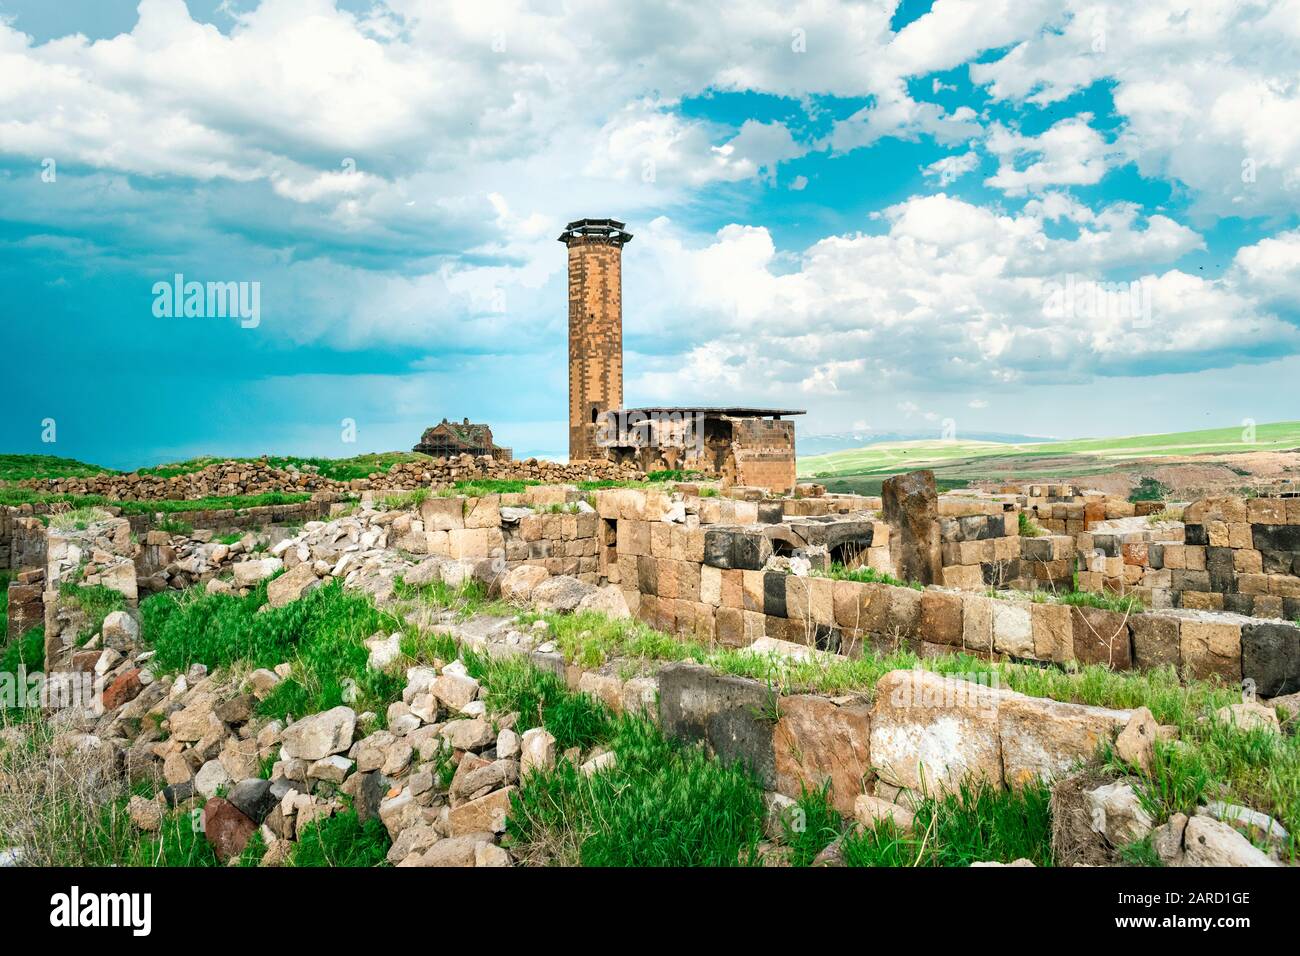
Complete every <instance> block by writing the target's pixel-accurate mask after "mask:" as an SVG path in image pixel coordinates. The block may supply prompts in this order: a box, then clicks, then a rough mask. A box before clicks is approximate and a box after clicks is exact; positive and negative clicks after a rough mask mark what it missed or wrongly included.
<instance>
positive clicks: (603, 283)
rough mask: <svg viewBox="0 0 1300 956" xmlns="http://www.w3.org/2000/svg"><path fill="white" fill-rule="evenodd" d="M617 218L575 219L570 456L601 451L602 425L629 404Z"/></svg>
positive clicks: (569, 238) (568, 237)
mask: <svg viewBox="0 0 1300 956" xmlns="http://www.w3.org/2000/svg"><path fill="white" fill-rule="evenodd" d="M624 225H625V223H621V222H619V221H618V220H616V219H579V220H577V221H576V222H571V223H569V224H568V225H567V226H566V227H565V228H564V232H563V233H561V234H560V242H562V243H564V244H565V245H566V246H568V248H569V460H570V461H581V460H585V459H591V458H598V457H600V450H599V448H598V447H597V446H596V425H597V423H598V422H599V421H600V419H601V416H602V415H603V414H604V413H605V412H607V411H610V410H612V409H618V408H622V407H623V266H622V263H623V246H624V245H625V244H626V243H627V242H629V241H630V240H631V238H632V234H631V233H630V232H627V231H625V230H624V228H623V227H624Z"/></svg>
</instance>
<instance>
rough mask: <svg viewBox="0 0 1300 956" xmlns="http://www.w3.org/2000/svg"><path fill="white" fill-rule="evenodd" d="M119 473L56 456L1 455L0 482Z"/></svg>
mask: <svg viewBox="0 0 1300 956" xmlns="http://www.w3.org/2000/svg"><path fill="white" fill-rule="evenodd" d="M115 474H118V472H115V471H113V470H112V469H111V468H104V467H102V466H100V465H92V464H88V463H87V462H84V461H77V459H75V458H59V457H57V456H55V455H0V481H23V480H26V479H28V478H88V477H91V476H92V475H115Z"/></svg>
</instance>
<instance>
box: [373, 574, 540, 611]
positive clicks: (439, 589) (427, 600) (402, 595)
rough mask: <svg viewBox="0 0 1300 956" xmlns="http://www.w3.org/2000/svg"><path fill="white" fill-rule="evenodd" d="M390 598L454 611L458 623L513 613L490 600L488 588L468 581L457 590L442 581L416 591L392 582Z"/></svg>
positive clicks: (397, 582)
mask: <svg viewBox="0 0 1300 956" xmlns="http://www.w3.org/2000/svg"><path fill="white" fill-rule="evenodd" d="M393 596H394V597H395V598H397V599H398V600H399V601H402V602H407V603H409V604H411V605H412V606H416V605H423V606H425V607H430V608H434V609H436V610H440V611H455V612H456V615H457V616H458V617H459V618H460V619H461V620H464V619H465V618H468V617H472V616H474V615H476V614H495V615H501V616H512V615H514V613H515V610H516V609H515V608H514V606H513V605H510V604H507V603H506V602H504V601H500V600H496V599H494V598H492V597H490V596H489V595H488V589H487V587H486V586H485V585H484V584H483V582H481V581H467V582H466V583H465V584H464V585H462V586H461V587H458V588H454V587H452V586H451V585H449V584H447V583H446V582H444V581H434V582H432V583H431V584H423V585H420V586H419V587H416V586H415V585H411V584H407V583H406V582H405V581H403V580H402V579H401V578H400V577H399V578H397V579H395V580H394V581H393Z"/></svg>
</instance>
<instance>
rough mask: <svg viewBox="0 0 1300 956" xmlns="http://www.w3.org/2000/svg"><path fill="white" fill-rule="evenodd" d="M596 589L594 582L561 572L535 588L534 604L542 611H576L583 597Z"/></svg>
mask: <svg viewBox="0 0 1300 956" xmlns="http://www.w3.org/2000/svg"><path fill="white" fill-rule="evenodd" d="M595 591H596V586H595V585H594V584H588V583H586V582H585V581H579V580H578V579H577V578H574V577H570V576H569V575H567V574H561V575H558V576H556V577H553V578H549V579H548V580H546V581H543V582H541V583H540V584H538V585H537V587H535V588H533V595H532V597H533V604H534V605H535V606H536V607H537V608H538V609H539V610H542V611H562V612H569V611H576V610H577V609H578V605H579V604H581V603H582V599H583V598H585V597H587V596H588V595H589V594H593V593H595Z"/></svg>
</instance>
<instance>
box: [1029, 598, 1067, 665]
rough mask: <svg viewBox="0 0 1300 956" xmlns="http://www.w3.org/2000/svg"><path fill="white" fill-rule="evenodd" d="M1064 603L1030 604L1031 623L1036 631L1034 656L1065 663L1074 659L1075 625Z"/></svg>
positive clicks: (1041, 659)
mask: <svg viewBox="0 0 1300 956" xmlns="http://www.w3.org/2000/svg"><path fill="white" fill-rule="evenodd" d="M1072 622H1073V617H1072V616H1071V614H1070V608H1069V607H1068V606H1067V605H1064V604H1047V603H1041V604H1030V605H1029V623H1030V627H1031V628H1032V629H1033V633H1034V657H1036V658H1037V659H1038V660H1040V661H1055V662H1056V663H1057V664H1064V663H1065V662H1066V661H1071V660H1074V626H1073V623H1072Z"/></svg>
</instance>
